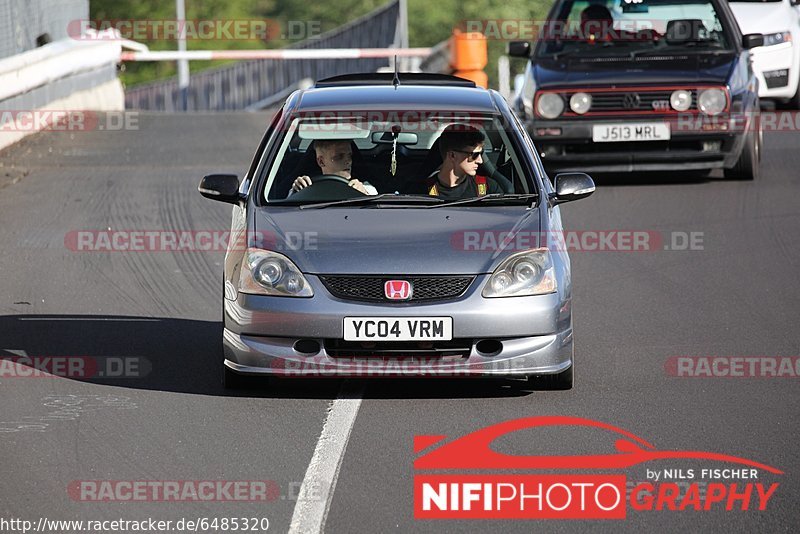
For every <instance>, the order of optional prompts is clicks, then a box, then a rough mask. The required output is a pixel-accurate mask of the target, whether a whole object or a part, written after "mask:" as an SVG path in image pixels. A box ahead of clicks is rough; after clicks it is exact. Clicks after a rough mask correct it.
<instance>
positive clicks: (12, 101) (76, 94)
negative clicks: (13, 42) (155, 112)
mask: <svg viewBox="0 0 800 534" xmlns="http://www.w3.org/2000/svg"><path fill="white" fill-rule="evenodd" d="M121 52H122V43H121V42H120V41H102V40H100V41H77V40H72V39H64V40H62V41H58V42H55V43H50V44H47V45H44V46H42V47H39V48H36V49H34V50H30V51H28V52H24V53H22V54H17V55H15V56H11V57H8V58H5V59H2V60H0V148H4V147H6V146H9V145H10V144H12V143H15V142H16V141H18V140H19V139H21V138H23V137H25V136H26V135H29V134H32V133H36V132H37V131H41V130H43V129H45V128H49V127H51V126H52V124H50V122H49V121H50V120H55V119H56V118H57V117H58V116H59V114H46V113H41V114H39V113H38V112H40V111H48V110H52V111H59V112H69V111H78V110H94V111H122V110H124V109H125V100H124V92H123V90H122V84H121V83H120V82H119V80H118V78H117V64H118V63H119V61H120V55H121ZM31 114H36V115H37V117H40V118H41V117H43V119H42V120H39V119H37V120H36V121H27V120H26V121H24V123H23V122H20V121H19V120H18V118H20V117H29V116H30V115H31Z"/></svg>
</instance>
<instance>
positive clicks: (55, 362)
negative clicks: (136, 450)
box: [0, 315, 530, 399]
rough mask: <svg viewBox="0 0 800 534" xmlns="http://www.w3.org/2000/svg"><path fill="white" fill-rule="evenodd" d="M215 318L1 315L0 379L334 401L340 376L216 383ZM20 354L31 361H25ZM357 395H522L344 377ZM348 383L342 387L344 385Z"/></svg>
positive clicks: (517, 389)
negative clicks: (236, 385) (42, 376)
mask: <svg viewBox="0 0 800 534" xmlns="http://www.w3.org/2000/svg"><path fill="white" fill-rule="evenodd" d="M221 339H222V323H220V322H214V321H198V320H191V319H171V318H150V317H132V316H105V315H6V316H0V359H6V360H12V361H16V363H17V365H10V364H8V363H6V362H0V363H3V364H4V365H3V366H2V367H0V380H1V381H7V380H21V379H23V377H25V376H29V375H30V374H32V373H34V372H40V371H36V370H35V369H37V365H38V366H39V367H38V369H40V370H41V371H46V372H48V373H51V374H54V375H56V376H55V377H53V378H48V379H52V380H76V381H80V382H86V383H91V384H98V385H104V386H114V387H122V388H131V389H141V390H154V391H168V392H174V393H188V394H196V395H212V396H225V397H258V398H299V399H335V398H336V397H337V396H338V395H339V391H340V390H341V389H342V385H343V383H344V380H345V379H342V378H302V379H301V378H285V379H261V378H259V379H257V380H254V381H251V382H250V384H249V385H248V387H247V389H241V390H230V389H225V388H224V387H223V386H222V381H221V376H222V355H221V353H222V350H221ZM26 358H31V360H28V359H26ZM348 380H349V381H350V384H349V386H353V387H355V388H357V389H360V390H362V391H363V392H364V393H363V397H364V398H378V399H392V398H398V399H405V398H408V399H413V398H442V399H447V398H491V397H516V396H523V395H528V394H529V393H530V390H528V389H527V388H526V387H525V384H524V383H520V382H518V381H511V380H503V379H468V378H456V379H447V378H445V379H436V378H433V379H431V378H399V379H373V380H365V379H364V380H362V379H348ZM349 389H351V387H348V390H349Z"/></svg>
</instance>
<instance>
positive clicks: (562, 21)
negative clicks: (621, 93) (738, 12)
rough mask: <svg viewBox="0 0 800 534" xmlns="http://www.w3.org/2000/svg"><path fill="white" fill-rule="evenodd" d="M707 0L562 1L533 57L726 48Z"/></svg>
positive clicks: (726, 39)
mask: <svg viewBox="0 0 800 534" xmlns="http://www.w3.org/2000/svg"><path fill="white" fill-rule="evenodd" d="M730 47H731V39H730V38H729V36H727V35H726V31H725V27H724V26H723V24H722V22H721V20H720V17H719V14H718V13H717V10H716V9H715V7H714V4H713V3H712V2H711V1H710V0H592V1H589V0H565V1H564V2H562V3H561V4H559V7H558V9H557V11H556V16H555V20H553V19H551V20H550V21H549V23H548V26H547V28H546V31H545V34H544V38H543V39H540V41H539V46H538V47H537V52H536V53H537V57H540V58H548V57H550V58H556V59H557V58H558V57H563V56H571V55H577V56H581V57H591V56H611V55H620V54H622V55H625V54H631V53H632V54H633V55H636V54H641V53H649V52H653V53H656V54H658V53H667V54H670V53H680V54H686V53H691V52H705V51H709V50H710V51H719V50H728V49H730Z"/></svg>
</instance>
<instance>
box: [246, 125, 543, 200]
mask: <svg viewBox="0 0 800 534" xmlns="http://www.w3.org/2000/svg"><path fill="white" fill-rule="evenodd" d="M513 127H514V125H513V124H512V123H504V121H503V120H502V117H501V116H498V115H479V114H478V115H476V114H461V116H459V115H458V114H454V113H440V112H424V111H420V112H416V111H414V112H408V111H404V112H399V113H389V112H374V111H370V112H363V113H360V112H346V113H338V112H336V113H322V114H320V113H315V114H314V116H298V117H294V118H292V119H291V120H289V121H288V122H287V126H286V127H285V128H284V132H285V133H284V136H283V139H281V140H280V141H279V148H278V152H277V154H276V156H275V159H274V161H272V162H271V163H268V164H267V165H264V166H263V167H264V169H265V172H264V174H263V175H262V180H261V185H260V191H261V192H262V193H263V197H262V201H263V200H266V202H267V203H269V204H270V205H292V206H303V205H311V204H313V205H315V206H317V207H334V206H354V205H359V206H365V207H370V206H373V205H380V206H381V207H414V206H417V207H420V206H421V207H424V206H433V205H443V204H449V203H452V202H458V203H460V204H464V201H465V200H466V199H470V198H474V199H477V200H481V199H483V200H485V201H486V202H482V201H481V203H482V204H485V205H487V206H497V205H503V204H510V203H514V204H525V203H527V204H531V202H532V198H534V197H535V196H536V193H537V192H538V191H537V189H536V186H535V185H534V184H535V183H536V182H535V181H534V180H532V179H531V177H530V176H527V175H526V172H523V169H525V168H527V167H526V166H525V164H524V157H525V156H524V155H523V154H522V153H520V149H519V148H518V146H517V142H516V139H517V138H516V136H515V135H512V132H511V131H509V129H510V128H513ZM506 196H507V198H505V197H506ZM498 197H503V198H498Z"/></svg>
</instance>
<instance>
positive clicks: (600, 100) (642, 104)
mask: <svg viewBox="0 0 800 534" xmlns="http://www.w3.org/2000/svg"><path fill="white" fill-rule="evenodd" d="M676 89H677V88H676ZM674 90H675V89H647V88H644V87H642V88H630V89H620V90H619V91H618V92H617V91H591V92H589V94H590V95H591V96H592V105H591V107H590V108H589V111H588V113H587V114H586V115H593V114H594V115H597V114H602V113H615V114H616V113H638V114H642V113H647V112H649V113H674V112H675V110H673V109H672V107H671V106H670V104H669V98H670V96H671V95H672V92H673V91H674ZM579 92H581V91H580V90H570V91H564V92H563V93H561V96H562V98H563V99H564V102H566V103H567V107H566V110H565V113H564V114H565V115H566V116H570V117H580V116H581V115H577V114H576V113H574V112H572V111H571V110H570V109H569V99H570V98H571V97H572V95H574V94H575V93H579ZM690 92H691V93H692V104H691V107H690V108H689V110H696V109H697V90H695V89H691V90H690ZM654 102H659V103H660V105H659V107H658V109H656V108H655V107H653V103H654Z"/></svg>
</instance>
